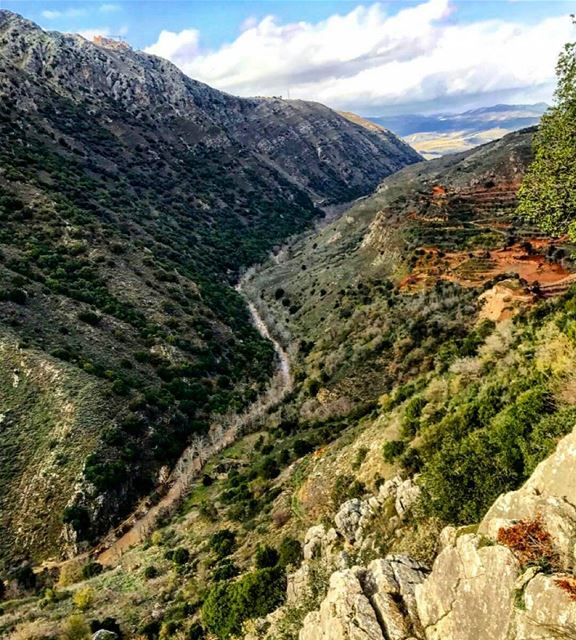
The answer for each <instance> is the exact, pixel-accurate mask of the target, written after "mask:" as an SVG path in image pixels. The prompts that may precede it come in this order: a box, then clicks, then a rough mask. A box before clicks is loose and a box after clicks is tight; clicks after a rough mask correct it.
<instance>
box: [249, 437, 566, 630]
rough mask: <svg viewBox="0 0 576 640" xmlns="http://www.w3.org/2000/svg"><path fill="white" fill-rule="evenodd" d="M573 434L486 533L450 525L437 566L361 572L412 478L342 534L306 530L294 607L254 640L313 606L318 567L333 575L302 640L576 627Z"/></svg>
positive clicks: (403, 559)
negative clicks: (378, 529) (375, 528)
mask: <svg viewBox="0 0 576 640" xmlns="http://www.w3.org/2000/svg"><path fill="white" fill-rule="evenodd" d="M575 463H576V432H573V433H571V434H570V435H568V436H566V437H565V438H564V439H563V440H562V441H561V442H560V443H559V445H558V447H557V449H556V451H555V453H554V454H553V455H552V456H551V457H549V458H548V459H547V460H545V461H544V462H542V463H541V464H540V465H539V466H538V467H537V468H536V470H535V471H534V473H533V475H532V476H531V478H530V479H529V481H528V482H527V483H526V484H525V485H524V486H523V487H522V488H521V489H519V490H518V491H513V492H510V493H507V494H504V495H502V496H501V497H500V498H499V499H498V500H497V501H496V503H495V504H494V505H493V507H492V508H491V509H490V510H489V512H488V513H487V514H486V516H485V518H484V519H483V520H482V522H481V523H480V525H479V526H468V527H446V528H445V529H444V530H443V531H442V533H441V535H440V547H441V550H440V553H439V554H438V556H437V558H436V560H435V562H434V564H433V566H432V567H431V568H429V567H426V566H424V565H423V564H422V563H420V562H418V561H416V560H414V559H412V558H410V557H409V556H406V555H388V556H386V557H385V558H376V559H373V560H371V561H370V562H368V563H366V564H363V563H361V562H359V560H360V559H361V558H362V557H363V556H366V555H368V556H369V555H370V553H369V552H370V549H373V548H374V545H375V543H377V540H375V539H374V538H373V536H371V535H370V534H368V535H365V532H366V531H367V530H369V528H370V522H371V521H373V520H374V519H375V518H382V517H386V518H387V519H388V526H389V527H390V528H392V529H394V528H395V527H397V526H398V524H399V523H400V521H401V520H402V519H403V518H406V517H410V509H411V507H412V506H413V505H414V504H415V502H416V500H417V498H418V488H417V486H416V484H414V483H413V482H412V481H411V480H408V481H401V480H400V479H399V478H395V479H393V480H389V481H387V482H386V483H385V484H384V485H382V486H381V488H380V490H379V493H378V495H375V496H372V497H370V498H369V499H366V500H359V499H354V500H349V501H347V502H346V503H344V504H343V505H342V507H341V508H340V510H339V512H338V514H337V515H336V517H335V526H334V527H333V528H329V529H326V528H325V527H324V526H322V525H319V526H315V527H312V528H311V529H309V530H308V532H307V535H306V541H305V545H304V561H303V563H302V565H301V566H300V568H299V569H298V570H297V571H295V572H294V573H293V574H292V575H291V576H290V578H289V581H288V593H287V604H286V605H285V606H284V607H283V609H281V610H279V611H276V612H274V613H273V614H271V615H270V616H269V617H268V618H267V619H266V620H262V621H259V624H258V625H256V629H255V630H254V631H253V632H251V633H250V634H249V635H248V636H247V638H246V640H255V639H256V638H273V637H275V634H276V633H277V632H278V630H279V629H282V625H283V624H285V621H286V618H287V617H288V616H287V611H288V610H289V609H290V608H291V607H292V608H297V607H299V606H302V605H303V603H306V602H307V601H310V598H311V597H312V595H313V593H312V591H313V590H314V575H315V573H317V572H318V567H322V568H323V569H324V570H326V571H331V572H332V574H331V576H330V580H329V588H328V592H327V594H326V596H325V597H324V599H323V600H322V601H321V604H320V606H319V608H318V609H315V610H313V611H311V612H309V613H308V614H307V615H306V616H305V618H304V621H303V625H302V627H301V629H300V631H299V635H298V637H299V640H415V639H418V640H477V639H478V638H483V639H484V640H506V639H508V638H522V639H523V640H543V639H545V638H546V639H548V638H569V637H574V636H573V635H570V634H571V633H573V632H574V630H575V629H576V626H575V625H576V581H575V580H574V579H573V578H572V577H570V576H569V575H568V573H567V572H568V571H569V570H571V569H572V568H573V566H574V560H575V551H574V540H575V539H576V506H575V505H576V478H575V476H574V465H575Z"/></svg>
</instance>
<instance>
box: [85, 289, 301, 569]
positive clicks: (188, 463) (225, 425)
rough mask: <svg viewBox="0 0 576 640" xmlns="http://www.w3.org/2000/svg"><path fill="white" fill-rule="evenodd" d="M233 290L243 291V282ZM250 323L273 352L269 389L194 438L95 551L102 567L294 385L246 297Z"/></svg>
mask: <svg viewBox="0 0 576 640" xmlns="http://www.w3.org/2000/svg"><path fill="white" fill-rule="evenodd" d="M236 290H237V291H238V292H240V293H242V292H243V291H242V281H240V283H239V284H238V285H237V287H236ZM246 302H247V306H248V309H249V310H250V314H251V317H252V322H253V324H254V326H255V327H256V329H257V330H258V332H259V333H260V335H261V336H262V337H263V338H265V339H266V340H269V341H270V342H271V343H272V345H273V347H274V351H275V353H276V357H277V361H278V366H277V370H276V373H275V374H274V376H273V377H272V378H271V380H270V384H269V386H268V389H267V390H266V392H265V393H264V394H262V395H261V396H260V397H259V398H258V399H257V400H256V401H255V402H254V403H253V404H252V405H251V406H250V407H249V408H248V410H247V411H246V412H244V413H243V414H241V415H228V416H222V417H221V418H219V419H217V420H214V421H213V423H212V424H211V426H210V430H209V432H208V433H207V435H206V436H203V437H197V438H195V439H194V441H193V442H192V443H191V444H190V446H188V447H187V448H186V450H185V451H184V453H183V454H182V456H181V457H180V459H179V460H178V463H177V464H176V466H175V467H174V469H173V471H172V473H171V475H170V477H169V478H168V479H167V481H166V482H165V484H164V489H165V488H166V487H168V490H167V491H166V493H165V494H164V495H163V497H162V498H161V499H160V501H159V502H157V503H156V504H151V501H150V497H149V496H148V497H147V498H145V499H144V500H143V501H142V502H141V503H140V505H139V506H138V508H137V509H136V510H135V511H134V512H133V513H132V514H131V515H130V517H129V518H127V519H126V520H125V521H124V522H123V523H122V524H121V525H120V526H118V527H117V528H116V529H115V530H114V531H112V532H111V533H110V534H109V535H108V536H106V538H104V540H102V542H101V543H100V544H99V545H98V547H97V548H96V549H95V551H94V555H95V557H96V559H97V561H98V562H99V563H100V564H102V565H104V566H111V565H114V564H116V563H117V562H118V560H119V558H120V557H121V556H122V554H123V553H125V552H126V551H127V550H128V549H130V548H131V547H133V546H135V545H137V544H139V543H141V542H143V541H144V540H145V539H146V538H147V537H148V536H149V535H150V533H151V532H152V531H153V530H154V527H155V525H156V523H157V521H158V519H159V517H160V516H162V515H166V514H168V513H172V512H173V511H174V510H175V509H176V508H177V507H178V505H179V504H180V503H181V501H182V499H183V498H184V497H185V495H186V492H187V490H188V488H189V487H190V483H191V482H192V481H193V480H194V479H195V478H197V477H198V475H199V474H200V473H201V471H202V469H203V468H204V466H205V465H206V462H207V461H208V460H209V459H210V458H211V457H212V456H213V455H215V454H216V453H218V452H220V451H222V450H223V449H225V448H226V447H228V446H230V445H231V444H232V443H233V442H234V441H235V440H236V438H237V437H238V436H239V435H240V434H242V433H243V432H245V431H246V429H247V428H248V427H249V426H250V425H251V424H252V423H253V422H254V421H255V420H257V419H258V418H259V417H261V416H262V415H264V414H265V413H266V412H267V411H268V410H269V409H270V408H271V407H272V406H274V405H276V404H278V403H279V402H281V401H282V399H283V398H284V397H285V395H286V394H287V393H289V392H290V390H291V389H292V386H293V382H294V381H293V377H292V372H291V369H290V359H289V356H288V353H287V352H286V351H285V349H284V348H283V347H282V345H281V344H280V343H279V342H278V341H277V340H276V339H274V337H273V336H272V335H271V334H270V331H269V330H268V327H267V326H266V323H265V322H264V320H263V318H262V316H261V315H260V314H259V312H258V310H257V308H256V307H255V305H254V304H253V303H252V302H250V300H248V299H246Z"/></svg>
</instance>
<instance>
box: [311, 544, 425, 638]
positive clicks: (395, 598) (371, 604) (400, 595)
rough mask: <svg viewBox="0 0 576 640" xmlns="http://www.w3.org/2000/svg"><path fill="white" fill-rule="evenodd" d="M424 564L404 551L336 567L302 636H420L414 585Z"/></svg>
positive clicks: (423, 570)
mask: <svg viewBox="0 0 576 640" xmlns="http://www.w3.org/2000/svg"><path fill="white" fill-rule="evenodd" d="M425 576H426V568H425V567H423V566H421V565H420V564H418V563H417V562H415V561H414V560H411V559H410V558H408V557H406V556H389V557H387V558H385V559H379V560H374V561H373V562H371V563H370V564H369V565H368V567H367V568H362V567H353V568H351V569H345V570H343V571H337V572H335V573H333V574H332V576H331V578H330V586H329V589H328V594H327V595H326V598H325V599H324V600H323V601H322V604H321V605H320V609H319V610H318V611H312V612H311V613H309V614H308V615H307V616H306V618H305V620H304V625H303V627H302V630H301V631H300V634H299V640H380V639H381V640H408V639H409V638H413V637H417V636H420V633H421V630H420V628H419V624H418V618H417V616H416V600H415V594H414V592H415V588H416V586H417V585H418V584H420V583H421V582H422V581H423V580H424V578H425Z"/></svg>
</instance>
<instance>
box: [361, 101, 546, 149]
mask: <svg viewBox="0 0 576 640" xmlns="http://www.w3.org/2000/svg"><path fill="white" fill-rule="evenodd" d="M547 108H548V105H546V104H545V103H537V104H528V105H507V104H498V105H494V106H492V107H482V108H479V109H472V110H470V111H465V112H464V113H456V114H451V113H438V114H433V115H418V114H408V115H399V116H387V117H386V116H382V117H370V118H368V120H370V121H372V122H375V123H376V124H380V125H382V126H383V127H386V128H388V129H390V130H391V131H394V132H395V133H396V134H397V135H400V136H402V137H403V138H404V139H405V140H406V141H407V142H409V143H410V144H411V145H413V146H414V148H415V149H418V150H419V151H420V153H422V154H423V155H424V156H425V157H426V158H428V159H430V158H436V157H438V156H442V155H445V154H447V153H456V152H459V151H465V150H466V149H470V148H472V147H475V146H479V145H481V144H485V143H486V142H490V141H491V140H495V139H496V138H501V137H502V136H504V135H506V134H507V133H510V132H512V131H516V130H518V129H522V128H524V127H530V126H533V125H536V124H538V122H539V121H540V118H541V116H542V115H543V114H544V112H545V111H546V109H547Z"/></svg>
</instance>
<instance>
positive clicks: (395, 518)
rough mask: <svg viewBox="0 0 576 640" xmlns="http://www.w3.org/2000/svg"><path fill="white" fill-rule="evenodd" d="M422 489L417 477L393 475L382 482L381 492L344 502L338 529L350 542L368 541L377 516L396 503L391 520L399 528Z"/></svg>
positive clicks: (335, 518) (338, 517) (340, 511)
mask: <svg viewBox="0 0 576 640" xmlns="http://www.w3.org/2000/svg"><path fill="white" fill-rule="evenodd" d="M420 493H421V490H420V487H419V486H418V485H417V484H416V482H415V479H414V478H408V479H406V480H402V478H401V477H400V476H396V477H394V478H391V479H390V480H387V481H386V482H385V483H384V484H383V485H381V487H380V489H379V490H378V494H377V495H375V496H371V497H369V498H367V499H365V500H361V499H360V498H353V499H352V500H347V501H346V502H344V503H343V504H342V505H341V507H340V509H339V511H338V513H337V514H336V516H335V517H334V523H335V524H336V530H337V531H338V533H339V534H340V535H342V536H343V537H344V539H345V540H347V541H348V543H350V544H361V543H363V542H365V536H366V532H367V531H368V530H369V528H370V524H371V522H372V521H373V520H374V518H376V517H382V516H383V514H382V511H383V510H385V507H386V505H387V504H389V505H390V507H393V509H391V511H392V512H393V515H390V516H389V517H388V518H387V521H388V523H389V525H390V527H391V528H395V526H396V525H397V524H398V522H399V521H400V519H402V517H403V516H404V515H405V514H406V513H408V512H409V511H410V509H411V508H412V507H413V505H414V503H415V502H416V501H417V500H418V498H419V497H420ZM384 517H385V516H384Z"/></svg>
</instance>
